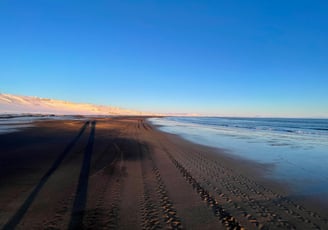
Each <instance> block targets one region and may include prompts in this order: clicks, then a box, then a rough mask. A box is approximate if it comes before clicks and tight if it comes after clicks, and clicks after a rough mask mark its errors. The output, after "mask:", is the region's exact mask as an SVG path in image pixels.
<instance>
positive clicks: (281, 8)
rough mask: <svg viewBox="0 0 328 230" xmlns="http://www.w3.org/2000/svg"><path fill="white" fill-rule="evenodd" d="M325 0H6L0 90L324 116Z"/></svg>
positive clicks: (215, 111)
mask: <svg viewBox="0 0 328 230" xmlns="http://www.w3.org/2000/svg"><path fill="white" fill-rule="evenodd" d="M327 12H328V2H327V1H319V0H318V1H310V0H308V1H305V0H288V1H286V0H275V1H263V0H257V1H252V0H250V1H244V0H240V1H236V0H229V1H228V0H227V1H220V0H213V1H209V0H202V1H194V0H179V1H171V0H163V1H155V0H153V1H146V0H138V1H136V0H134V1H132V0H131V1H124V0H117V1H116V0H113V1H112V0H95V1H86V0H78V1H72V0H56V1H51V0H49V1H45V0H29V1H26V0H1V1H0V92H1V93H9V94H18V95H30V96H39V97H46V98H54V99H61V100H68V101H73V102H87V103H94V104H103V105H113V106H119V107H123V108H129V109H134V110H141V111H148V112H161V113H165V112H172V113H199V114H207V115H221V116H272V117H275V116H286V117H328V90H327V88H328V14H327Z"/></svg>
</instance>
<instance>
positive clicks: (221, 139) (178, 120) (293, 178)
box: [149, 117, 328, 195]
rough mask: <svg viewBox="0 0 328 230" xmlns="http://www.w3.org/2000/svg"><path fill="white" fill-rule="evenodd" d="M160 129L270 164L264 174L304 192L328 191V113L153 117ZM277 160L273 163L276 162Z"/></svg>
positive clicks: (151, 119)
mask: <svg viewBox="0 0 328 230" xmlns="http://www.w3.org/2000/svg"><path fill="white" fill-rule="evenodd" d="M149 120H150V121H151V122H152V124H154V125H157V126H158V127H159V129H160V130H162V131H164V132H168V133H173V134H177V135H179V136H181V137H183V138H185V139H187V140H189V141H192V142H195V143H198V144H202V145H207V146H211V147H217V148H221V149H222V148H223V149H225V151H226V152H227V153H228V154H232V155H234V156H237V157H240V158H244V159H247V160H252V161H256V162H258V163H263V164H268V165H270V167H269V170H268V172H267V174H266V175H264V176H265V177H269V178H271V179H276V180H279V181H280V182H283V183H287V185H288V186H289V187H290V188H292V189H293V190H294V192H295V193H296V194H299V195H319V194H325V195H328V119H296V118H295V119H291V118H219V117H164V118H150V119H149ZM271 166H272V167H271Z"/></svg>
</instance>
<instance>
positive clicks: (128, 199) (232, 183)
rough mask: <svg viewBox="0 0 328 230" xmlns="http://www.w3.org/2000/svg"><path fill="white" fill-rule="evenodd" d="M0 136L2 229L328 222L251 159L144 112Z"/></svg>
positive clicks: (313, 225) (322, 225)
mask: <svg viewBox="0 0 328 230" xmlns="http://www.w3.org/2000/svg"><path fill="white" fill-rule="evenodd" d="M0 140H1V142H0V143H1V149H2V151H1V154H0V158H1V161H2V162H7V164H6V163H2V164H3V166H5V167H2V169H1V176H0V183H1V186H0V205H1V207H2V208H1V210H0V227H1V228H2V229H14V228H16V229H164V228H168V229H327V228H328V220H327V214H326V213H318V212H317V211H314V210H312V209H311V208H310V207H308V206H306V205H304V204H303V203H298V202H296V201H295V200H293V199H292V198H291V197H289V196H288V192H286V191H285V190H284V189H283V188H281V187H279V186H277V185H275V184H273V183H272V184H270V182H266V183H262V182H263V180H262V179H261V178H259V177H258V176H257V175H256V174H254V173H252V170H251V167H252V166H249V167H248V166H247V165H246V166H245V165H243V167H239V166H240V164H241V163H242V161H237V160H234V159H232V158H229V157H226V155H225V154H224V153H221V152H220V151H219V150H214V149H211V148H207V147H204V146H200V145H196V144H192V143H189V142H187V141H184V140H182V139H181V138H178V137H176V136H174V135H169V134H166V133H163V132H160V131H158V130H157V129H156V128H155V127H153V126H152V125H150V124H149V123H148V122H147V121H146V119H145V118H143V117H120V118H102V119H94V118H93V119H90V121H74V122H72V121H42V122H37V123H36V127H34V128H33V127H31V128H27V129H25V130H23V131H21V132H18V133H11V134H5V135H1V136H0ZM15 140H16V141H15ZM23 153H24V154H23ZM14 159H19V160H17V161H15V160H14ZM27 160H28V161H29V162H31V164H29V165H24V163H23V161H27ZM5 164H6V165H5ZM245 164H246V163H245ZM40 165H41V166H40ZM13 172H15V173H13ZM9 181H10V182H11V183H8V182H9ZM27 181H28V183H27ZM31 197H33V199H31ZM22 207H23V208H22ZM22 210H23V211H22Z"/></svg>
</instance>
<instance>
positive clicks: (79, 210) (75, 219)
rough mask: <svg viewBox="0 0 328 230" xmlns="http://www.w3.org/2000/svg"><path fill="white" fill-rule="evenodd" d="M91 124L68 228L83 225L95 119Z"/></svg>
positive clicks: (76, 227) (79, 227) (78, 227)
mask: <svg viewBox="0 0 328 230" xmlns="http://www.w3.org/2000/svg"><path fill="white" fill-rule="evenodd" d="M91 125H92V126H91V132H90V136H89V141H88V144H87V147H86V150H85V153H84V158H83V163H82V167H81V172H80V177H79V182H78V186H77V189H76V196H75V200H74V204H73V208H72V214H71V220H70V223H69V229H81V228H82V227H83V216H84V210H85V205H86V200H87V192H88V182H89V172H90V164H91V158H92V152H93V144H94V138H95V129H96V121H92V123H91Z"/></svg>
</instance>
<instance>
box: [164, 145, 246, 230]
mask: <svg viewBox="0 0 328 230" xmlns="http://www.w3.org/2000/svg"><path fill="white" fill-rule="evenodd" d="M162 147H163V150H164V151H165V152H166V154H167V155H168V157H169V158H170V160H171V161H172V163H173V164H174V165H175V166H176V168H177V169H178V170H179V172H180V173H181V174H182V176H183V177H184V178H185V179H186V181H187V182H188V183H189V184H191V185H192V187H193V189H194V190H196V192H197V193H198V195H199V196H200V198H201V199H202V200H203V201H204V202H206V204H207V205H208V206H209V207H211V209H212V211H213V214H214V215H215V216H216V217H218V218H219V220H220V221H221V223H222V224H223V225H224V226H225V227H226V228H227V229H232V230H235V229H236V230H242V229H244V228H243V227H242V226H241V225H240V224H239V222H238V221H237V219H236V218H235V217H233V216H232V215H231V214H230V213H229V212H227V211H226V210H225V209H223V208H222V206H221V205H219V202H218V201H217V200H216V199H215V197H214V196H212V195H211V194H210V193H209V192H208V191H207V190H205V189H204V188H203V187H202V186H201V184H200V183H199V182H198V181H197V180H196V179H195V178H194V177H192V175H191V174H190V173H189V172H188V170H186V169H185V168H184V167H183V166H182V165H181V164H180V163H179V162H178V161H177V160H176V159H175V158H174V157H173V156H172V154H171V153H170V152H169V151H168V150H167V149H166V148H165V147H164V146H162Z"/></svg>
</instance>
